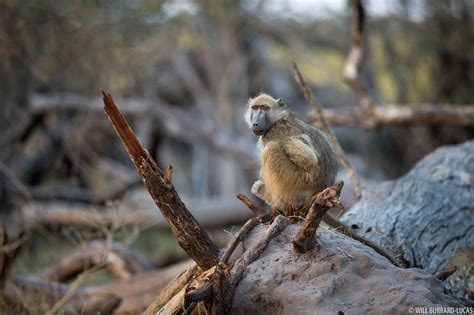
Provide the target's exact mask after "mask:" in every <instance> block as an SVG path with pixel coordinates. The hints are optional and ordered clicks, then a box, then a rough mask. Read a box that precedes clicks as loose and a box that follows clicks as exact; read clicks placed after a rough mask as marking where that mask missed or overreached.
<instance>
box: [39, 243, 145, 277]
mask: <svg viewBox="0 0 474 315" xmlns="http://www.w3.org/2000/svg"><path fill="white" fill-rule="evenodd" d="M94 267H103V268H105V269H106V270H107V271H109V272H110V273H111V274H112V275H113V276H115V277H116V278H118V279H128V278H130V277H132V276H133V275H135V274H137V273H139V272H143V271H145V270H151V269H152V265H151V264H149V263H148V262H146V261H145V260H143V259H142V258H141V257H139V256H137V255H135V254H134V253H132V252H131V251H130V250H129V249H127V248H126V247H124V246H123V245H122V244H120V243H112V244H108V243H107V242H104V241H93V242H91V243H89V244H87V245H86V246H82V247H80V248H79V249H77V250H75V251H74V252H72V253H71V254H69V255H67V256H65V257H63V258H62V259H61V260H60V261H59V262H58V263H56V264H55V265H53V266H51V267H49V268H47V269H46V270H43V271H42V272H41V273H39V274H37V275H36V277H37V278H38V279H41V280H45V281H54V282H68V281H70V280H72V279H74V278H75V277H76V276H78V275H79V274H81V273H83V272H84V271H86V270H89V269H91V268H94Z"/></svg>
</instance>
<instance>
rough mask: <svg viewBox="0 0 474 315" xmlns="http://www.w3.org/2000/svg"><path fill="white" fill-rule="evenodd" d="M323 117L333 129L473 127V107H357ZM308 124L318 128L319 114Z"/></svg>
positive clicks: (329, 112)
mask: <svg viewBox="0 0 474 315" xmlns="http://www.w3.org/2000/svg"><path fill="white" fill-rule="evenodd" d="M323 114H324V117H326V119H327V121H328V122H330V123H331V125H332V126H349V127H360V128H365V129H369V130H372V129H374V128H377V127H380V126H385V125H451V126H474V104H472V105H453V104H439V105H433V104H400V105H386V106H369V107H367V106H365V107H363V106H357V107H356V108H354V109H352V110H349V111H347V110H346V111H341V110H337V111H336V110H331V109H324V110H323ZM308 121H309V122H310V123H313V124H315V125H316V126H318V123H319V116H318V114H317V113H313V114H310V115H309V116H308Z"/></svg>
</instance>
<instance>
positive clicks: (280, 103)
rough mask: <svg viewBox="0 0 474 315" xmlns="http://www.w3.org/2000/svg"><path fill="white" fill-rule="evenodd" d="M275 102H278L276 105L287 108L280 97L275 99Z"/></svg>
mask: <svg viewBox="0 0 474 315" xmlns="http://www.w3.org/2000/svg"><path fill="white" fill-rule="evenodd" d="M277 102H278V106H280V107H281V108H287V107H288V105H286V103H285V102H284V101H283V100H282V99H281V98H279V99H278V100H277Z"/></svg>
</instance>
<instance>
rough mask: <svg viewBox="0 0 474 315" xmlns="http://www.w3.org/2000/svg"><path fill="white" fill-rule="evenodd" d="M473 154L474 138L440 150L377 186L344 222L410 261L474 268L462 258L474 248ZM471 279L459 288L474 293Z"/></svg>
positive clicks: (411, 263)
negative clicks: (405, 171) (402, 174)
mask: <svg viewBox="0 0 474 315" xmlns="http://www.w3.org/2000/svg"><path fill="white" fill-rule="evenodd" d="M473 157H474V141H469V142H466V143H464V144H461V145H457V146H448V147H443V148H441V149H438V150H436V151H435V152H433V153H432V154H430V155H428V156H427V157H425V158H424V159H423V160H422V161H420V162H419V163H418V164H417V165H416V166H415V167H414V168H413V169H412V170H411V171H410V172H409V173H408V174H406V175H405V176H403V177H401V178H399V179H397V180H394V181H389V182H384V183H382V184H380V185H379V186H377V187H375V188H374V189H373V190H372V191H370V192H369V193H368V194H367V197H366V198H364V199H363V200H361V201H360V202H358V203H356V204H355V205H354V206H353V207H352V208H351V209H350V210H349V211H348V212H347V213H346V214H345V215H344V216H343V218H342V221H343V222H344V223H346V224H348V225H349V226H352V227H353V228H355V229H356V231H357V232H358V233H360V234H362V236H365V237H366V238H368V239H369V240H371V241H373V242H374V243H376V244H379V245H380V246H382V247H383V248H384V249H385V250H386V251H388V252H389V253H390V254H391V255H392V256H394V257H395V258H397V259H398V260H399V261H400V262H401V263H404V264H405V265H407V266H410V267H420V268H424V269H426V270H427V271H429V272H431V273H437V272H439V271H441V270H442V269H443V268H447V267H450V266H451V265H456V266H457V267H458V268H459V269H463V268H464V269H466V268H467V269H468V270H474V264H473V263H472V260H471V261H470V262H467V261H464V262H462V261H463V260H462V259H460V257H461V256H463V255H466V252H467V253H469V252H470V253H471V254H470V255H471V256H472V253H473V251H474V247H473V246H474V245H473V244H474V225H473V213H474V176H473V172H474V169H473V165H474V158H473ZM468 274H469V272H467V274H466V276H467V277H469V275H468ZM466 279H468V278H465V279H460V281H459V283H458V284H457V288H458V290H460V291H463V292H464V294H466V293H467V294H472V292H466V290H467V289H469V286H468V285H467V284H465V283H464V280H466ZM469 290H471V291H472V287H471V288H470V289H469Z"/></svg>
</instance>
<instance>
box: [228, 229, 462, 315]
mask: <svg viewBox="0 0 474 315" xmlns="http://www.w3.org/2000/svg"><path fill="white" fill-rule="evenodd" d="M300 226H301V224H294V225H290V226H288V227H287V228H286V229H285V230H284V231H283V232H282V233H281V234H280V235H278V236H277V237H275V238H274V239H273V240H271V242H270V243H269V245H268V246H267V248H266V249H265V251H264V252H263V253H262V255H261V256H260V258H259V259H258V260H256V261H254V262H253V263H251V264H250V265H249V266H248V267H247V269H246V271H245V274H244V276H243V278H242V280H241V281H240V283H239V284H238V286H237V288H236V291H235V294H234V299H233V305H232V314H316V313H317V314H342V313H344V314H367V313H370V314H407V313H408V312H409V309H410V308H411V307H420V306H424V307H437V306H459V305H460V304H459V301H458V300H456V299H455V298H453V297H451V296H449V295H447V294H445V293H444V289H443V284H442V282H441V281H440V280H438V279H436V278H435V277H434V276H432V275H430V274H429V273H428V272H426V271H423V270H420V269H416V268H412V269H402V268H398V267H395V266H394V265H392V264H391V263H390V262H389V261H388V260H387V259H386V258H384V257H382V256H380V255H379V254H377V253H376V252H375V251H374V250H372V249H371V248H369V247H367V246H365V245H363V244H361V243H359V242H357V241H355V240H353V239H351V238H348V237H346V236H344V235H342V234H339V233H337V232H334V231H332V230H328V229H326V228H324V227H320V228H319V230H318V233H317V237H316V240H317V245H316V246H315V247H314V249H313V250H311V251H309V252H307V253H305V254H298V253H296V252H295V250H294V249H293V245H292V243H291V241H292V240H293V239H294V237H295V235H296V233H297V232H298V230H299V228H300ZM265 229H266V228H265V227H264V226H258V227H256V228H255V229H254V231H252V233H251V234H250V235H249V236H248V237H247V238H246V241H245V242H244V248H249V246H250V245H251V242H252V239H253V240H254V241H255V239H258V234H260V233H263V232H264V231H265ZM341 312H342V313H341Z"/></svg>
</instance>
